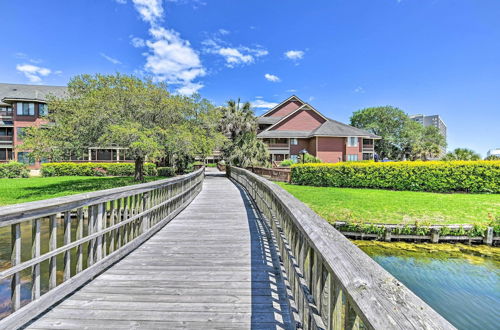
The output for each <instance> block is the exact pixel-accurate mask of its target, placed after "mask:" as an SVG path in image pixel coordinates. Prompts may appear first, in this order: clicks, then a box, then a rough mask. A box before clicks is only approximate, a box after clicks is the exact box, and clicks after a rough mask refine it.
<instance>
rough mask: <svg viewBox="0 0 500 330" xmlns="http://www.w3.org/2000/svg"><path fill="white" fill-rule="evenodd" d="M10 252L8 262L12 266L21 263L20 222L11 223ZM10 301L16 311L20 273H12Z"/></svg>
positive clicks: (18, 305)
mask: <svg viewBox="0 0 500 330" xmlns="http://www.w3.org/2000/svg"><path fill="white" fill-rule="evenodd" d="M10 230H11V232H10V236H11V254H10V262H11V263H12V265H13V266H15V265H17V264H19V263H21V224H20V223H16V224H13V225H11V229H10ZM10 301H11V305H12V310H14V311H16V310H18V309H19V308H20V307H21V274H20V273H15V274H13V275H12V279H11V286H10Z"/></svg>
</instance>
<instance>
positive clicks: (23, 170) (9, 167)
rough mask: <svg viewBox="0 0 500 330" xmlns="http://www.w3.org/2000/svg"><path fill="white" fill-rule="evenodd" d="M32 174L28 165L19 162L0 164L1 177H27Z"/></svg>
mask: <svg viewBox="0 0 500 330" xmlns="http://www.w3.org/2000/svg"><path fill="white" fill-rule="evenodd" d="M29 175H30V170H29V169H28V166H27V165H25V164H22V163H18V162H9V163H4V164H0V178H9V179H13V178H27V177H29Z"/></svg>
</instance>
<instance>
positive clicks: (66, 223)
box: [63, 211, 71, 281]
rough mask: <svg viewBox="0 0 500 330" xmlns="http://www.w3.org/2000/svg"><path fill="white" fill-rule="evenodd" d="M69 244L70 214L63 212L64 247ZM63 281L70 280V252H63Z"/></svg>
mask: <svg viewBox="0 0 500 330" xmlns="http://www.w3.org/2000/svg"><path fill="white" fill-rule="evenodd" d="M69 243H71V213H70V212H69V211H66V212H64V245H67V244H69ZM63 262H64V265H63V272H64V274H63V280H64V281H67V280H69V279H70V278H71V250H67V251H65V252H64V261H63Z"/></svg>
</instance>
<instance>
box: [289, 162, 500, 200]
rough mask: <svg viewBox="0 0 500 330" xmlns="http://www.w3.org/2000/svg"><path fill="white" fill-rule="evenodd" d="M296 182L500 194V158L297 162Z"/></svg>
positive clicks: (293, 180)
mask: <svg viewBox="0 0 500 330" xmlns="http://www.w3.org/2000/svg"><path fill="white" fill-rule="evenodd" d="M292 183H295V184H300V185H308V186H320V187H349V188H376V189H393V190H410V191H431V192H458V191H460V192H473V193H483V192H487V193H500V161H450V162H442V161H432V162H420V161H416V162H387V163H356V162H349V163H336V164H326V163H319V164H295V165H293V166H292Z"/></svg>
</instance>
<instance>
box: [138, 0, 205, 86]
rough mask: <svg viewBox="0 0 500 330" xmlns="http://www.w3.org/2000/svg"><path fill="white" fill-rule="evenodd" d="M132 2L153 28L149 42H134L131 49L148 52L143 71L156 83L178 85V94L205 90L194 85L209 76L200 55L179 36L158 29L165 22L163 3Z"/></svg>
mask: <svg viewBox="0 0 500 330" xmlns="http://www.w3.org/2000/svg"><path fill="white" fill-rule="evenodd" d="M132 1H133V3H134V6H135V9H136V10H137V11H138V12H139V14H140V16H141V18H142V19H143V20H144V21H145V22H147V23H149V25H150V28H149V30H148V32H149V35H150V38H149V39H148V40H144V39H141V38H137V37H132V39H131V44H132V46H134V47H136V48H140V47H147V49H148V50H147V52H145V53H143V55H144V56H145V57H146V63H145V64H144V71H145V72H146V73H149V74H152V75H153V76H154V79H155V80H156V81H165V82H167V83H168V84H172V85H178V89H177V92H178V93H180V94H192V93H194V92H196V91H198V90H199V89H200V88H202V87H203V84H202V83H200V82H195V81H194V80H195V79H197V78H199V77H202V76H204V75H205V74H206V71H205V68H204V67H203V65H202V63H201V60H200V57H199V56H198V53H197V52H196V51H195V50H194V49H193V48H192V47H191V44H190V43H189V41H187V40H184V39H182V38H181V36H180V34H179V33H178V32H176V31H174V30H172V29H166V28H164V27H162V26H160V25H159V22H160V21H162V20H163V14H164V10H163V6H162V2H163V1H162V0H132Z"/></svg>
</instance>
